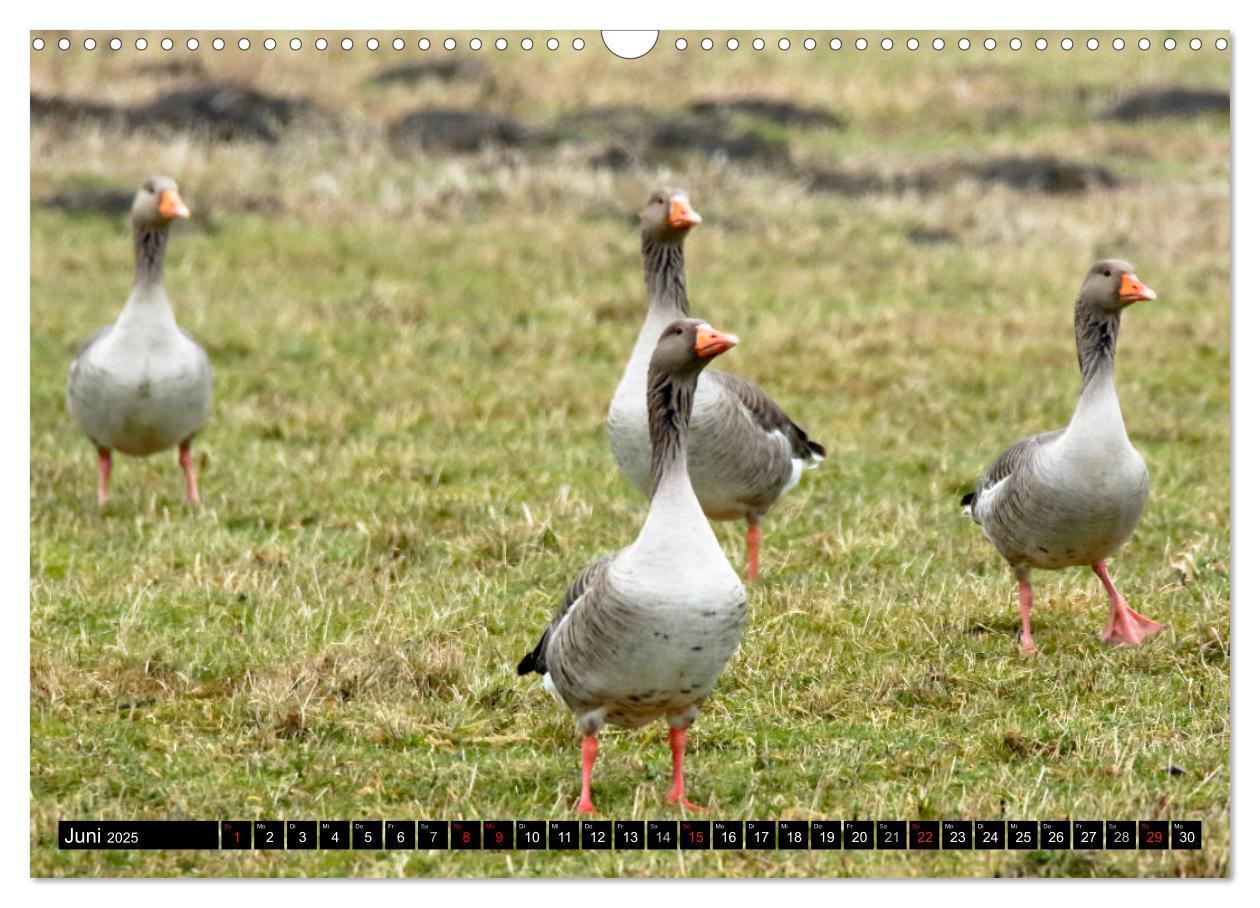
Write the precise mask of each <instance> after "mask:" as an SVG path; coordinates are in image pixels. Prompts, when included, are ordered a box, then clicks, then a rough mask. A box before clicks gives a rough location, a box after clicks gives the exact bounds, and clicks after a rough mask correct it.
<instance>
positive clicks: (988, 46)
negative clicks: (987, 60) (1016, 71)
mask: <svg viewBox="0 0 1260 908" xmlns="http://www.w3.org/2000/svg"><path fill="white" fill-rule="evenodd" d="M996 47H997V42H996V41H994V40H993V39H992V38H985V39H984V49H985V50H993V49H995V48H996Z"/></svg>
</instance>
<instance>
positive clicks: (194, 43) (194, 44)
mask: <svg viewBox="0 0 1260 908" xmlns="http://www.w3.org/2000/svg"><path fill="white" fill-rule="evenodd" d="M274 43H275V42H274V41H273V42H272V44H274ZM184 47H186V48H188V49H189V50H196V49H197V48H199V47H201V42H200V41H198V40H197V39H196V38H189V39H188V40H187V41H185V42H184Z"/></svg>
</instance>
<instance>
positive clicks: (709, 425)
mask: <svg viewBox="0 0 1260 908" xmlns="http://www.w3.org/2000/svg"><path fill="white" fill-rule="evenodd" d="M639 222H640V239H641V244H642V256H643V273H644V279H645V282H646V285H647V297H648V311H647V317H646V318H645V319H644V321H643V327H642V328H641V329H640V330H639V336H638V339H637V340H636V341H635V344H634V349H633V351H632V352H631V354H630V360H629V362H628V363H627V364H626V368H625V371H624V372H623V373H622V376H621V382H620V383H619V384H618V385H617V390H616V392H615V393H614V395H613V399H612V404H611V406H610V407H609V409H608V438H609V443H610V446H611V447H612V452H613V457H614V458H615V459H616V461H617V465H618V467H620V468H621V472H622V473H623V474H624V475H625V476H626V478H628V479H629V480H630V482H631V484H632V485H634V486H635V488H637V489H638V490H639V491H640V492H642V493H643V494H644V495H647V494H649V492H650V490H651V484H652V471H651V443H650V440H649V433H648V414H647V409H646V406H647V404H646V398H645V396H644V391H645V390H646V387H647V383H648V362H649V360H650V359H651V357H652V352H653V350H654V349H655V347H656V341H657V338H659V337H660V334H661V330H662V329H663V328H664V327H665V326H667V325H669V324H670V323H671V322H673V321H674V320H676V319H680V318H687V317H688V316H689V314H690V306H689V304H688V300H687V276H686V271H685V268H684V261H683V243H684V242H685V240H686V238H687V234H688V233H689V232H690V231H691V228H692V227H694V226H695V225H697V224H699V223H701V218H700V216H699V215H698V214H696V212H695V210H694V209H692V207H691V204H690V201H689V199H688V197H687V194H686V193H684V192H682V191H681V190H677V189H660V190H657V191H656V192H654V193H653V194H652V196H651V198H649V199H648V203H647V205H646V206H645V207H644V208H643V210H642V211H641V212H640V215H639ZM826 453H827V452H826V450H825V449H824V448H823V446H822V445H820V444H818V443H817V442H815V441H814V440H812V439H811V438H810V437H809V435H808V434H807V433H806V432H805V430H804V429H802V428H801V427H800V426H799V425H797V423H796V422H794V421H793V420H792V418H791V417H789V416H788V415H787V413H785V412H784V411H783V409H782V408H781V407H780V406H779V405H778V404H776V403H775V402H774V401H773V400H772V399H771V398H770V397H769V395H767V394H766V393H765V392H764V391H762V390H761V389H760V388H758V387H757V386H756V385H754V384H752V383H751V382H748V381H745V380H744V379H742V378H738V377H736V376H734V375H730V374H727V373H725V372H720V371H718V370H717V369H709V370H707V371H705V372H704V373H702V374H701V376H700V380H699V384H698V385H697V389H696V397H695V406H694V409H693V412H692V415H691V431H690V433H689V435H688V441H687V464H688V469H689V470H690V471H691V481H692V484H693V485H694V486H695V490H696V495H697V496H698V498H699V499H700V505H701V507H702V508H703V509H704V512H705V514H707V515H708V516H709V518H710V519H713V520H738V519H743V520H745V521H746V522H747V524H748V530H747V539H746V544H747V549H748V578H749V579H750V580H756V579H757V578H758V576H759V575H760V551H761V518H762V517H763V516H764V515H765V514H766V512H767V511H769V510H770V508H771V507H772V506H773V505H774V503H775V502H776V501H777V500H778V499H779V497H780V496H781V495H783V494H784V493H785V492H787V491H788V490H789V489H791V488H792V487H793V486H794V485H796V483H797V482H798V481H799V480H800V478H801V473H802V471H803V470H805V469H809V468H812V467H814V466H817V464H818V463H819V462H820V461H821V460H822V459H823V458H824V457H825V456H826Z"/></svg>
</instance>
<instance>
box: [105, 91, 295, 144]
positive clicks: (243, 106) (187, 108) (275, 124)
mask: <svg viewBox="0 0 1260 908" xmlns="http://www.w3.org/2000/svg"><path fill="white" fill-rule="evenodd" d="M313 109H314V108H313V105H312V104H311V103H310V102H309V101H304V100H299V99H294V98H283V97H280V96H278V95H269V94H265V93H263V92H260V91H257V90H255V89H252V88H245V87H241V86H236V85H200V86H197V87H196V88H188V89H181V90H179V91H173V92H170V93H169V94H165V95H162V96H161V97H159V98H157V99H156V100H154V101H151V102H150V103H148V104H145V105H142V106H140V107H135V108H132V110H131V111H130V112H129V114H128V116H127V120H128V125H129V126H130V127H132V128H134V129H145V128H162V129H177V130H182V131H190V132H196V133H201V134H203V135H205V136H206V137H208V138H211V139H214V140H217V141H231V140H233V139H255V140H258V141H261V142H268V143H272V142H278V141H279V140H280V130H281V129H283V128H284V127H285V126H288V125H289V124H290V123H292V122H293V121H294V120H296V119H297V118H298V117H299V116H301V115H303V114H306V113H309V112H311V111H312V110H313Z"/></svg>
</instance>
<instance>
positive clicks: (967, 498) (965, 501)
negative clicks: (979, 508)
mask: <svg viewBox="0 0 1260 908" xmlns="http://www.w3.org/2000/svg"><path fill="white" fill-rule="evenodd" d="M975 500H976V493H975V492H968V493H967V494H966V495H964V496H963V500H962V503H963V507H964V508H965V507H967V506H968V505H969V504H971V503H972V502H973V501H975Z"/></svg>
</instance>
